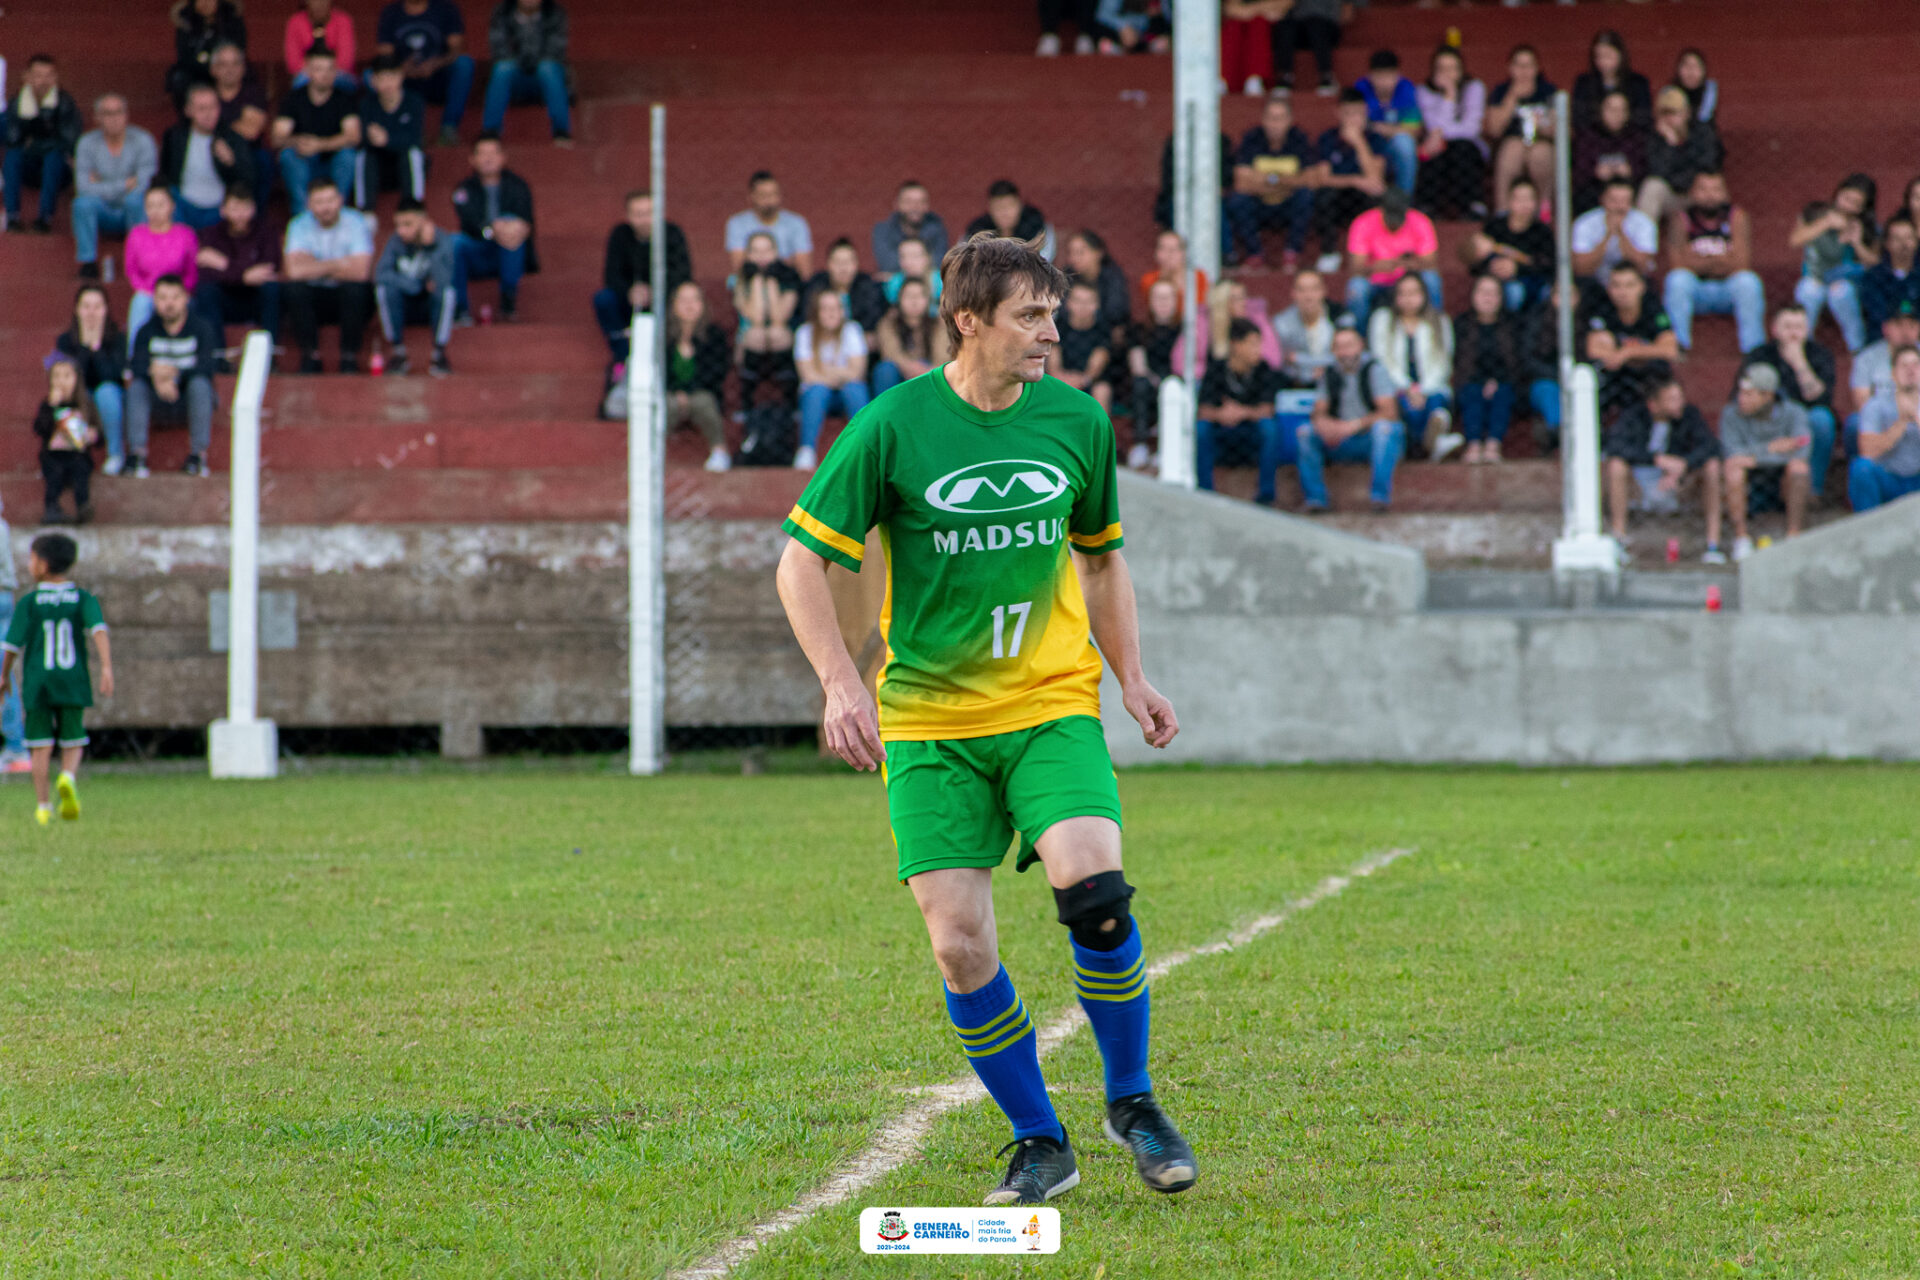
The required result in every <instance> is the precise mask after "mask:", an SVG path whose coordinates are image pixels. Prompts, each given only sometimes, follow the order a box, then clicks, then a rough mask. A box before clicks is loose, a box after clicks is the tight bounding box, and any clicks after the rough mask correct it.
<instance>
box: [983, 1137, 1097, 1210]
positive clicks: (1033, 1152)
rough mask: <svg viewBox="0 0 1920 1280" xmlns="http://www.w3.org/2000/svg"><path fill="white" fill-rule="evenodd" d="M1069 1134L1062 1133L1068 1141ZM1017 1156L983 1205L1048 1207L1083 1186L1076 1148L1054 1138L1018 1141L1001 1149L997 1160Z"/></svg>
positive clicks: (1016, 1139)
mask: <svg viewBox="0 0 1920 1280" xmlns="http://www.w3.org/2000/svg"><path fill="white" fill-rule="evenodd" d="M1065 1135H1066V1130H1064V1129H1063V1130H1061V1136H1062V1137H1063V1138H1064V1137H1065ZM1009 1151H1011V1152H1013V1159H1012V1160H1010V1161H1008V1162H1007V1176H1006V1177H1004V1178H1002V1179H1000V1185H999V1186H997V1187H995V1188H994V1189H993V1190H991V1191H989V1192H987V1198H986V1199H985V1200H982V1201H981V1202H980V1203H981V1204H995V1205H997V1204H1045V1203H1046V1202H1047V1201H1049V1200H1051V1199H1053V1198H1054V1197H1055V1196H1057V1195H1059V1194H1060V1193H1061V1192H1063V1191H1071V1190H1073V1189H1074V1188H1075V1187H1077V1186H1079V1185H1080V1166H1079V1165H1078V1164H1077V1163H1076V1162H1075V1161H1074V1158H1073V1147H1072V1145H1071V1144H1070V1143H1067V1142H1055V1141H1054V1140H1053V1139H1052V1138H1015V1139H1014V1140H1013V1141H1012V1142H1009V1143H1008V1144H1007V1145H1006V1146H1004V1147H1002V1148H1000V1150H999V1151H998V1152H997V1153H996V1158H998V1157H999V1156H1003V1155H1005V1154H1007V1152H1009Z"/></svg>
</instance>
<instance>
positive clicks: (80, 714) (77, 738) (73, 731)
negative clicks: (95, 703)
mask: <svg viewBox="0 0 1920 1280" xmlns="http://www.w3.org/2000/svg"><path fill="white" fill-rule="evenodd" d="M86 712H87V709H86V708H85V707H48V706H38V707H28V708H27V745H28V746H29V747H51V746H53V745H54V743H55V742H56V741H57V742H58V743H59V744H60V745H61V746H63V747H84V746H86V745H87V730H86V726H85V725H84V724H82V723H81V721H82V719H83V718H84V717H85V715H86Z"/></svg>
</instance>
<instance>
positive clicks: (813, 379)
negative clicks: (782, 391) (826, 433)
mask: <svg viewBox="0 0 1920 1280" xmlns="http://www.w3.org/2000/svg"><path fill="white" fill-rule="evenodd" d="M793 363H794V367H795V368H796V369H798V370H799V372H800V451H799V452H798V453H796V454H794V455H793V466H794V470H796V471H811V470H813V468H814V467H815V466H816V465H818V463H819V460H820V455H819V453H818V452H817V448H818V446H819V442H820V428H821V426H822V425H823V424H824V423H825V422H826V420H827V415H828V414H829V413H831V412H833V411H834V410H836V409H838V410H839V411H840V412H841V413H843V414H844V415H846V417H847V418H848V419H851V418H852V417H853V416H854V415H855V414H857V413H859V412H860V411H861V410H862V409H864V408H866V407H867V338H866V335H865V334H864V333H862V332H861V330H860V326H859V325H858V324H855V323H854V322H853V319H852V318H851V317H850V316H848V315H847V309H846V308H845V307H844V306H842V305H841V303H840V295H839V294H838V293H836V292H834V291H833V290H832V289H822V290H820V291H819V292H818V293H816V294H814V295H813V304H812V306H810V307H809V308H808V310H807V322H806V323H805V324H803V325H801V326H800V328H799V331H798V332H796V333H795V334H794V335H793Z"/></svg>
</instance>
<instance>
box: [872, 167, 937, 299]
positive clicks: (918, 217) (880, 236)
mask: <svg viewBox="0 0 1920 1280" xmlns="http://www.w3.org/2000/svg"><path fill="white" fill-rule="evenodd" d="M906 240H918V241H919V242H920V244H921V247H922V248H924V249H925V250H926V251H927V256H928V258H930V259H931V260H932V261H933V262H934V263H936V264H937V263H939V262H940V261H941V260H942V259H944V258H945V257H946V256H947V224H946V223H945V222H943V221H942V220H941V218H940V215H939V214H937V213H935V212H934V211H933V201H932V198H931V197H930V196H929V195H928V194H927V187H926V184H925V183H923V182H918V181H915V180H914V179H912V178H909V179H907V180H906V181H905V182H903V183H901V184H900V189H899V190H898V191H897V192H895V193H894V197H893V212H892V213H890V214H888V215H887V216H886V217H885V218H883V219H881V220H880V221H879V222H876V223H874V224H873V269H874V270H875V271H876V272H878V273H879V274H881V275H889V276H890V275H893V274H894V273H895V272H897V271H899V270H900V245H901V243H902V242H903V241H906Z"/></svg>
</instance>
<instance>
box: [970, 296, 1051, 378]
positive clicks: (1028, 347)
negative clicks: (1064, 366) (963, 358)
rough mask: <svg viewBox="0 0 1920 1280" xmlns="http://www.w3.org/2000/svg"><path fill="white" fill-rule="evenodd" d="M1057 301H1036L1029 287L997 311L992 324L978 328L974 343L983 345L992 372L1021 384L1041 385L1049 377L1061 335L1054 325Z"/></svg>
mask: <svg viewBox="0 0 1920 1280" xmlns="http://www.w3.org/2000/svg"><path fill="white" fill-rule="evenodd" d="M1054 304H1055V299H1053V298H1049V297H1036V296H1035V295H1034V293H1033V291H1032V290H1031V289H1029V288H1028V287H1027V286H1026V285H1025V284H1022V285H1020V286H1019V287H1018V288H1017V289H1016V290H1015V291H1014V292H1013V294H1012V296H1010V297H1008V298H1007V299H1006V300H1005V301H1003V302H1002V303H1001V304H1000V305H999V306H998V307H996V308H994V312H993V320H992V323H990V324H984V325H979V326H977V327H976V329H975V331H974V334H973V336H972V338H971V339H970V341H972V342H977V343H979V344H980V355H981V357H982V361H983V364H984V366H985V367H986V368H988V369H993V370H999V371H1002V372H1004V373H1006V374H1007V375H1008V376H1009V377H1011V378H1013V379H1014V380H1016V381H1019V382H1038V381H1040V379H1041V378H1043V377H1045V376H1046V373H1047V357H1048V356H1049V355H1051V354H1052V353H1053V345H1054V343H1056V342H1058V341H1060V331H1059V330H1058V329H1057V328H1055V327H1054V324H1053V308H1054Z"/></svg>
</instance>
